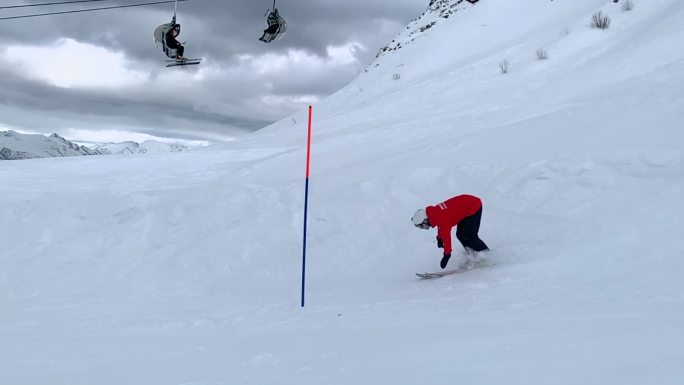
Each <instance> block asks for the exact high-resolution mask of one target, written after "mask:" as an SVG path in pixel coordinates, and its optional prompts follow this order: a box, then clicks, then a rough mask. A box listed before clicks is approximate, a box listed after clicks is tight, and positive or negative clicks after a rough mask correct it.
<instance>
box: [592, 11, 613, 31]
mask: <svg viewBox="0 0 684 385" xmlns="http://www.w3.org/2000/svg"><path fill="white" fill-rule="evenodd" d="M591 26H592V28H598V29H608V27H610V17H608V16H607V15H604V14H603V12H600V11H599V12H597V13H595V14H593V15H592V16H591Z"/></svg>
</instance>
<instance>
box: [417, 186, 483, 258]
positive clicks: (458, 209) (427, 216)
mask: <svg viewBox="0 0 684 385" xmlns="http://www.w3.org/2000/svg"><path fill="white" fill-rule="evenodd" d="M481 219H482V201H481V200H480V198H478V197H476V196H472V195H459V196H456V197H453V198H451V199H449V200H447V201H445V202H442V203H440V204H438V205H436V206H428V207H426V208H424V209H420V210H418V211H416V213H415V214H413V217H412V218H411V220H412V221H413V224H414V225H415V226H416V227H418V228H420V229H424V230H427V229H429V228H431V227H437V247H439V248H444V254H443V256H442V260H441V261H440V264H439V265H440V266H441V268H442V269H444V268H446V266H447V264H448V263H449V258H451V251H452V249H451V229H452V228H453V227H454V226H457V229H456V238H458V240H459V241H460V242H461V244H462V245H463V247H464V248H465V250H466V252H467V253H469V254H471V253H475V252H481V251H488V250H489V248H488V247H487V245H486V244H485V243H484V242H483V241H482V240H481V239H480V237H479V236H478V232H479V230H480V220H481Z"/></svg>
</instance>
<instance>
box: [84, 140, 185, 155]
mask: <svg viewBox="0 0 684 385" xmlns="http://www.w3.org/2000/svg"><path fill="white" fill-rule="evenodd" d="M92 148H93V149H96V150H97V151H100V152H101V153H102V154H162V153H166V152H184V151H188V150H190V147H188V146H184V145H182V144H178V143H162V142H158V141H155V140H146V141H144V142H142V143H137V142H133V141H126V142H121V143H104V144H98V145H95V146H93V147H92Z"/></svg>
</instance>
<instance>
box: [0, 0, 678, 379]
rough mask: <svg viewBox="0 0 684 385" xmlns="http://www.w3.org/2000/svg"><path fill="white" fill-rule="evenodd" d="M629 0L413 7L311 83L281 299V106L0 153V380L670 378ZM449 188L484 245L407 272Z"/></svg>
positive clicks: (672, 240) (662, 184)
mask: <svg viewBox="0 0 684 385" xmlns="http://www.w3.org/2000/svg"><path fill="white" fill-rule="evenodd" d="M634 3H635V8H634V9H633V10H632V11H631V12H623V11H622V10H621V9H620V4H617V5H616V4H613V3H612V2H611V1H607V0H606V1H602V0H572V1H559V0H556V1H553V2H551V1H539V0H516V1H510V0H482V1H480V2H478V3H477V4H476V5H473V6H467V7H463V9H459V10H458V11H457V12H454V13H452V14H451V15H450V16H449V17H448V18H443V17H438V16H435V15H432V16H431V15H429V14H426V15H424V18H425V20H426V22H431V20H432V19H434V20H436V21H437V22H436V23H434V24H433V25H432V26H431V28H429V29H427V30H425V31H423V32H418V33H413V32H415V31H416V30H417V31H420V27H421V23H422V22H421V21H420V20H418V21H417V22H414V23H412V24H411V26H410V28H409V29H407V30H404V32H403V33H402V34H401V35H400V36H398V37H397V41H410V44H402V47H401V48H400V49H397V50H394V51H392V52H386V53H385V54H383V55H381V56H380V57H379V58H378V60H377V62H375V63H373V64H372V65H371V66H369V68H368V71H367V72H364V73H362V74H361V75H360V76H359V77H358V78H357V79H355V80H354V81H353V82H352V83H350V84H349V85H348V86H346V87H345V88H343V89H342V90H340V91H339V92H338V93H336V94H335V95H333V96H331V97H330V98H328V99H327V100H325V101H323V102H321V103H319V104H317V105H315V106H314V124H313V129H314V134H313V153H312V170H311V179H310V195H309V204H310V207H309V221H308V224H309V233H308V245H309V248H308V252H307V262H308V263H307V306H306V307H305V308H303V309H302V308H300V307H299V303H300V292H299V290H300V284H301V267H302V266H301V256H302V246H301V243H302V225H303V202H304V192H303V189H304V178H303V174H304V162H305V153H306V149H305V142H306V126H307V120H306V115H307V111H305V110H303V111H301V112H300V113H298V114H296V115H294V116H292V117H289V118H287V119H285V120H283V121H281V122H279V123H277V124H274V125H272V126H270V127H268V128H266V129H264V130H261V131H259V132H257V133H255V134H252V135H249V136H247V137H244V138H241V139H239V140H236V141H234V142H231V143H229V144H226V145H223V146H216V147H210V148H205V149H201V150H198V151H193V152H188V153H179V154H160V155H145V156H141V155H130V156H126V157H79V158H56V159H35V160H25V161H21V162H1V163H0V183H1V184H0V189H1V194H0V383H1V384H8V385H10V384H12V385H43V384H49V385H93V384H97V385H109V384H111V385H121V384H141V385H142V384H144V385H157V384H159V385H162V384H163V385H219V384H220V385H229V384H345V385H346V384H437V383H439V384H444V383H463V384H509V385H514V384H520V385H523V384H524V385H528V384H568V385H570V384H572V385H576V384H583V385H587V384H620V385H631V384H633V385H637V384H639V385H641V384H658V385H670V384H671V385H675V384H677V385H678V384H682V383H683V381H684V367H683V366H682V362H684V349H682V347H683V346H684V330H683V329H682V325H684V283H683V282H684V280H682V272H684V240H683V237H682V234H684V219H682V218H683V215H682V214H684V199H682V197H683V196H684V163H683V162H682V158H683V152H684V149H683V148H684V147H683V144H684V129H683V127H682V122H683V121H684V119H683V118H684V112H683V111H684V93H683V92H682V90H684V49H683V48H684V47H683V46H682V42H684V23H682V20H684V2H682V1H680V0H648V1H645V0H644V1H634ZM597 11H604V12H605V13H606V14H608V15H609V16H610V17H611V19H612V24H611V27H610V28H609V29H607V30H598V29H593V28H591V27H590V26H589V22H590V20H591V15H592V14H594V13H595V12H597ZM409 34H411V35H410V36H411V37H410V38H409V37H408V36H409ZM538 49H544V50H546V51H547V52H548V56H549V58H548V59H547V60H537V57H536V55H535V52H536V51H537V50H538ZM504 60H507V61H508V62H509V63H510V71H509V72H508V73H507V74H505V75H504V74H502V73H501V72H500V69H499V64H500V63H501V62H503V61H504ZM395 75H398V76H395ZM461 193H470V194H474V195H477V196H480V197H481V198H482V200H483V202H484V211H483V220H482V228H481V232H480V235H481V237H482V238H483V240H484V241H485V242H487V243H488V245H489V246H490V247H491V248H492V253H491V255H489V256H487V257H486V258H487V262H488V266H486V267H482V268H478V269H474V270H471V271H468V272H466V273H463V274H456V275H451V276H448V277H444V278H441V279H437V280H433V281H420V280H419V279H418V278H417V277H416V276H415V275H414V273H415V272H425V271H437V270H439V266H438V264H439V259H440V257H441V250H439V249H438V248H437V247H436V244H435V242H434V239H435V231H434V230H430V231H423V230H419V229H416V228H414V227H413V226H412V225H411V222H410V217H411V215H412V214H413V212H414V211H415V210H416V209H418V208H420V207H424V206H426V205H432V204H436V203H439V202H440V201H443V200H445V199H447V198H450V197H452V196H454V195H458V194H461ZM462 258H463V253H462V252H459V253H458V254H456V255H455V256H454V258H452V262H451V264H452V265H456V264H457V263H458V262H459V260H460V259H462Z"/></svg>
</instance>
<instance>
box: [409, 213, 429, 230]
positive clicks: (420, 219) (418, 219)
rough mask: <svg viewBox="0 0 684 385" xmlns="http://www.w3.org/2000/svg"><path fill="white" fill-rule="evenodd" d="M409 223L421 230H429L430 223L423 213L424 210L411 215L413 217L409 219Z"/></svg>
mask: <svg viewBox="0 0 684 385" xmlns="http://www.w3.org/2000/svg"><path fill="white" fill-rule="evenodd" d="M411 221H412V222H413V225H414V226H416V227H419V228H421V229H429V228H430V221H428V217H427V213H426V212H425V209H420V210H418V211H416V213H415V214H413V217H411Z"/></svg>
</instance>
